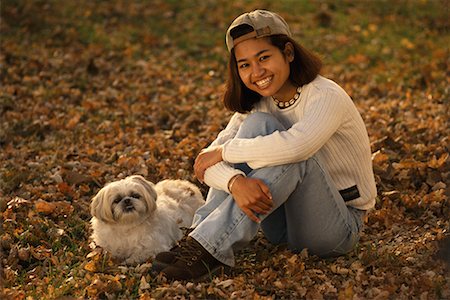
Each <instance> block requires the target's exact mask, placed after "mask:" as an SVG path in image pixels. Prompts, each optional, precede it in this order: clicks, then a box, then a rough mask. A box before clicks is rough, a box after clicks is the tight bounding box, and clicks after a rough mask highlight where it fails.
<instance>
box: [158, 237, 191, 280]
mask: <svg viewBox="0 0 450 300" xmlns="http://www.w3.org/2000/svg"><path fill="white" fill-rule="evenodd" d="M182 230H183V231H184V236H183V238H182V239H181V240H180V241H178V243H177V244H176V245H175V246H173V247H172V248H171V249H170V250H169V251H164V252H160V253H158V254H157V255H156V256H155V258H154V259H153V263H152V271H153V272H156V273H159V272H161V271H162V270H163V269H164V268H165V267H168V266H169V265H170V264H172V263H174V262H175V259H176V257H177V253H178V252H179V251H180V244H182V243H183V242H184V241H185V240H186V239H187V238H188V237H189V234H190V233H191V232H192V231H193V230H194V228H182Z"/></svg>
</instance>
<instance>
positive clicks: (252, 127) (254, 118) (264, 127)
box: [237, 112, 286, 138]
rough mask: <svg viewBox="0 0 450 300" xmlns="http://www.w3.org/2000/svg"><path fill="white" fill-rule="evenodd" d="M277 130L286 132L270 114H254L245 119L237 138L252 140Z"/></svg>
mask: <svg viewBox="0 0 450 300" xmlns="http://www.w3.org/2000/svg"><path fill="white" fill-rule="evenodd" d="M277 130H286V128H285V127H284V126H283V125H282V124H281V123H280V121H278V119H277V118H275V117H274V116H273V115H271V114H269V113H265V112H254V113H251V114H249V115H248V116H247V117H246V118H245V120H244V121H243V123H242V125H241V127H240V128H239V132H238V134H237V136H238V137H240V138H250V137H255V136H260V135H267V134H271V133H272V132H274V131H277Z"/></svg>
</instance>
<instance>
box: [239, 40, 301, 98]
mask: <svg viewBox="0 0 450 300" xmlns="http://www.w3.org/2000/svg"><path fill="white" fill-rule="evenodd" d="M234 51H235V56H236V62H237V68H238V72H239V76H240V78H241V80H242V81H243V82H244V84H245V86H246V87H247V88H249V89H250V90H252V91H254V92H257V93H258V94H260V95H261V96H273V97H275V98H277V99H278V100H281V101H288V100H289V99H291V98H292V96H293V95H294V94H295V90H296V87H295V86H294V85H293V84H292V82H291V81H290V80H289V71H290V66H289V63H290V62H291V61H292V60H293V58H294V56H293V53H294V51H293V46H292V45H291V44H290V43H287V44H286V48H285V50H284V52H282V51H280V49H278V48H277V47H275V46H274V45H272V44H271V43H270V41H269V39H268V38H259V39H256V38H253V39H248V40H245V41H242V42H241V43H239V44H237V45H236V46H235V48H234Z"/></svg>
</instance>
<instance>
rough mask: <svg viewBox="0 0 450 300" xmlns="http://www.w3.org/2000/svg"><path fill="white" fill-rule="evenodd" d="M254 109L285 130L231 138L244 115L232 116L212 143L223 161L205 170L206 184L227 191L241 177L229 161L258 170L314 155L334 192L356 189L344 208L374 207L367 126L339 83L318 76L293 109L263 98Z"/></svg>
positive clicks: (374, 194) (305, 87)
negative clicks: (335, 188) (334, 187)
mask: <svg viewBox="0 0 450 300" xmlns="http://www.w3.org/2000/svg"><path fill="white" fill-rule="evenodd" d="M253 111H260V112H268V113H271V114H273V115H275V116H276V118H277V119H278V120H280V122H281V123H282V124H283V125H285V126H286V128H289V129H288V130H286V131H281V132H279V131H276V132H274V133H272V134H270V135H267V136H259V137H256V138H252V139H238V138H234V137H235V135H236V132H237V131H238V129H239V126H240V124H241V123H242V121H243V120H244V119H245V117H246V116H247V115H246V114H239V113H235V114H234V115H233V117H232V118H231V120H230V122H229V123H228V125H227V127H226V128H225V129H224V130H223V131H222V132H220V133H219V135H218V137H217V139H216V140H215V141H214V142H213V143H212V144H211V145H210V147H212V146H217V145H222V148H223V152H222V153H223V154H222V156H223V160H224V161H223V162H221V163H218V164H216V165H215V166H212V167H210V168H209V169H207V171H206V173H205V182H206V183H207V184H208V185H209V186H211V187H214V188H217V189H221V190H224V191H227V192H228V188H227V184H228V181H229V180H230V179H231V177H232V176H234V175H235V174H239V173H242V172H241V171H240V170H236V169H234V168H233V167H232V166H231V165H230V163H242V162H246V163H247V164H248V165H249V166H250V167H251V168H253V169H257V168H262V167H267V166H275V165H281V164H288V163H294V162H299V161H303V160H306V159H308V158H310V157H311V156H313V155H315V156H316V157H317V158H318V159H319V161H321V162H322V164H323V165H324V167H325V168H326V169H327V170H328V172H329V173H330V175H331V178H332V180H333V181H334V184H335V185H336V187H337V189H338V190H344V189H347V188H349V187H352V186H354V185H357V187H358V190H359V193H360V197H359V198H357V199H355V200H352V201H349V202H346V204H347V205H350V206H353V207H355V208H358V209H362V210H367V209H370V208H373V207H374V205H375V197H376V186H375V180H374V176H373V170H372V160H371V151H370V143H369V138H368V136H367V131H366V127H365V126H364V122H363V120H362V118H361V116H360V114H359V112H358V110H357V109H356V107H355V105H354V103H353V101H352V100H351V98H350V97H349V96H348V95H347V93H346V92H345V91H344V90H343V89H342V88H341V87H340V86H339V85H337V84H336V83H335V82H333V81H331V80H329V79H326V78H324V77H322V76H318V77H317V78H316V79H315V80H314V81H312V82H311V83H309V84H306V85H304V86H303V87H302V91H301V94H300V98H299V100H298V101H297V102H296V104H294V105H293V106H291V107H289V108H285V109H279V108H277V106H275V104H274V103H273V101H272V100H271V98H270V97H265V98H262V99H261V101H260V102H258V104H257V105H256V106H255V108H254V109H253V110H252V112H253Z"/></svg>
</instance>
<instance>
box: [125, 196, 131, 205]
mask: <svg viewBox="0 0 450 300" xmlns="http://www.w3.org/2000/svg"><path fill="white" fill-rule="evenodd" d="M123 202H124V203H125V205H130V204H131V199H130V198H128V197H126V198H125V199H123Z"/></svg>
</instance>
